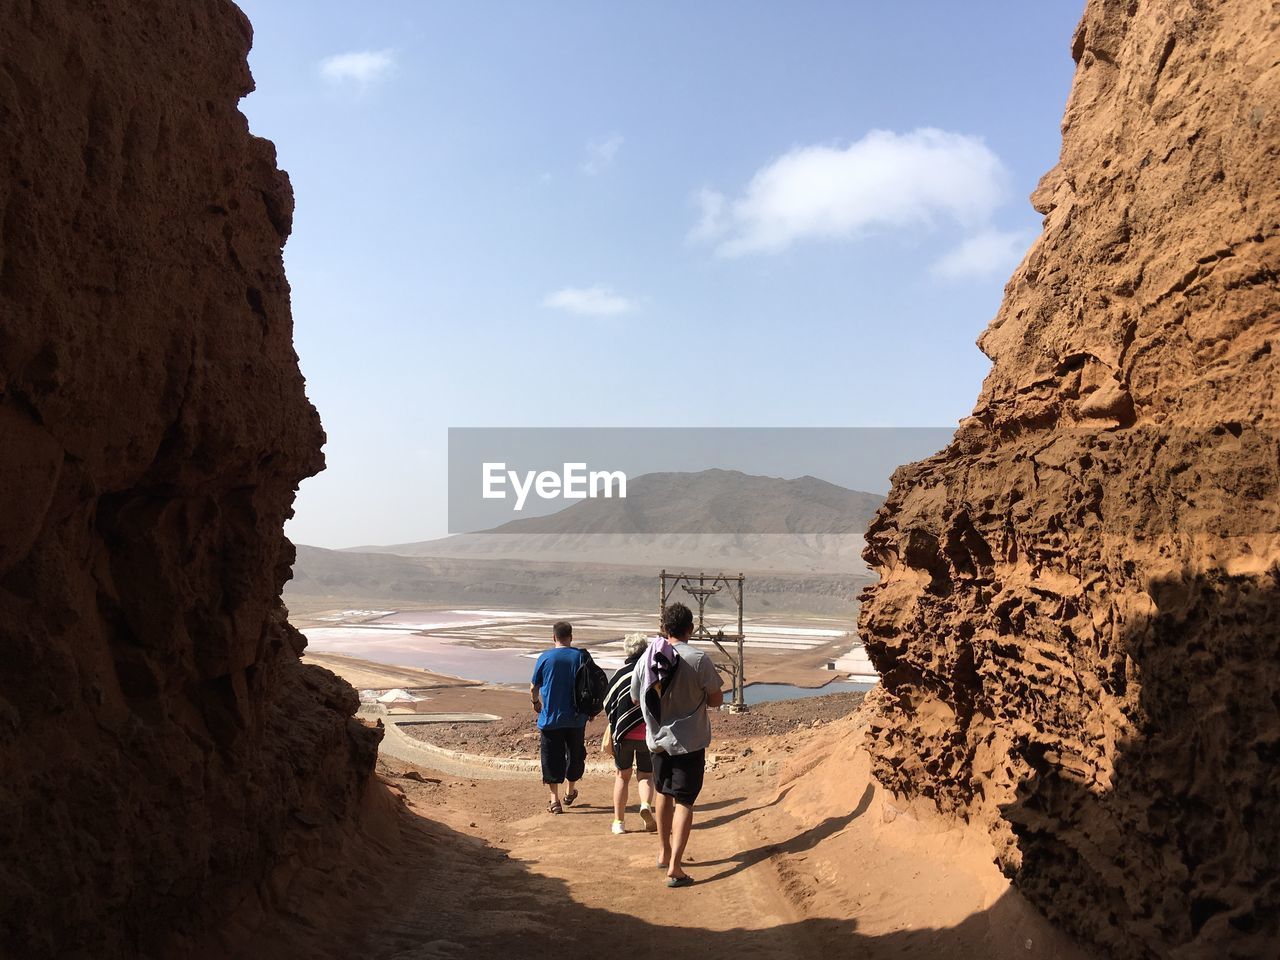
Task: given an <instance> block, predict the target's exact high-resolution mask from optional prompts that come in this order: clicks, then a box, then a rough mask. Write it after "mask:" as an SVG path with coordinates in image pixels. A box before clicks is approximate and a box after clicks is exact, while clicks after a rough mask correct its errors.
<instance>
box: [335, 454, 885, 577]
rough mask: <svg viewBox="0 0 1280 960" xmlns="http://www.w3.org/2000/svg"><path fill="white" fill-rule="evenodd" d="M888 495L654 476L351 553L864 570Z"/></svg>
mask: <svg viewBox="0 0 1280 960" xmlns="http://www.w3.org/2000/svg"><path fill="white" fill-rule="evenodd" d="M883 502H884V498H883V497H881V496H879V495H877V494H874V493H865V492H862V491H859V490H848V489H846V488H844V487H841V486H837V485H836V484H834V483H828V482H827V481H825V480H819V479H818V478H816V477H807V476H806V477H800V478H798V479H793V480H786V479H780V478H777V477H759V476H752V475H750V474H745V473H740V472H738V471H736V470H704V471H701V472H697V473H650V474H645V475H643V476H640V477H635V478H633V479H631V481H630V482H629V484H628V489H627V497H626V499H603V498H602V499H595V500H583V501H581V502H580V503H576V504H574V505H572V506H570V507H566V508H565V509H563V510H561V511H559V512H557V513H553V514H550V515H548V516H543V517H528V518H523V519H519V520H512V521H510V522H509V523H505V524H502V525H501V526H499V527H495V528H494V529H493V530H491V531H486V532H483V533H471V534H459V535H458V536H453V537H445V538H442V539H439V540H425V541H420V542H416V543H398V544H391V545H386V546H364V547H354V548H351V550H352V552H358V553H382V554H396V555H399V556H405V557H438V558H444V557H455V558H467V559H477V560H478V559H506V560H528V561H542V562H546V561H552V562H593V563H610V564H624V565H633V564H646V565H652V564H657V565H659V566H666V567H668V568H670V569H674V568H675V567H678V566H681V565H687V566H700V565H705V566H707V567H708V568H710V567H713V566H717V567H723V568H726V569H738V568H741V569H743V570H769V571H794V572H831V573H858V572H861V571H862V570H863V566H862V561H861V559H860V556H859V554H860V553H861V549H862V533H863V531H865V530H866V528H867V525H868V524H869V523H870V522H871V518H872V517H873V516H874V515H875V512H876V510H877V509H879V507H880V504H881V503H883Z"/></svg>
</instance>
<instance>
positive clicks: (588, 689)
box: [573, 650, 609, 717]
mask: <svg viewBox="0 0 1280 960" xmlns="http://www.w3.org/2000/svg"><path fill="white" fill-rule="evenodd" d="M608 695H609V678H608V676H606V675H605V672H604V671H603V670H601V669H600V668H599V667H598V666H596V662H595V661H594V660H592V659H591V654H589V653H588V652H587V651H586V650H583V651H582V657H581V658H580V659H579V660H578V672H577V673H576V674H574V677H573V706H574V709H576V710H577V711H578V712H579V713H585V714H586V715H587V716H588V717H595V716H596V715H597V714H599V713H600V711H601V710H603V709H604V698H605V697H607V696H608Z"/></svg>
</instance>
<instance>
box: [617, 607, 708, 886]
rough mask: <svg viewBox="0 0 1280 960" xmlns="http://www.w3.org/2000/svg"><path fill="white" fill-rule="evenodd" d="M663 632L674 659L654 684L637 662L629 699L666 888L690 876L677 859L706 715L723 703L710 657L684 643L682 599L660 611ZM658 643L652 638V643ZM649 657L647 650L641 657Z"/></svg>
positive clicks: (693, 795) (701, 764) (688, 823)
mask: <svg viewBox="0 0 1280 960" xmlns="http://www.w3.org/2000/svg"><path fill="white" fill-rule="evenodd" d="M662 632H663V633H664V634H665V635H666V636H667V638H668V639H669V640H670V641H671V644H672V649H673V650H674V652H675V654H677V655H678V657H679V660H678V663H677V664H676V667H675V669H674V670H673V671H671V672H670V673H669V675H667V676H666V677H665V679H663V680H661V681H660V682H658V683H656V684H655V683H654V679H655V676H656V672H655V670H652V669H642V667H643V666H644V664H643V661H642V663H641V664H637V667H636V671H635V673H634V674H633V676H632V680H631V699H632V700H633V701H634V702H636V703H638V704H640V705H641V710H642V712H643V714H644V718H645V739H646V740H647V741H648V744H649V749H650V751H651V752H652V754H653V783H654V786H655V787H656V788H657V790H658V795H657V797H656V803H655V808H656V812H657V815H658V839H659V841H661V843H662V853H661V856H660V857H659V858H658V865H659V866H661V867H666V868H667V886H669V887H687V886H689V885H690V884H692V883H693V878H692V877H690V876H689V875H688V874H687V873H685V872H684V867H683V866H682V865H681V861H682V860H683V859H684V849H685V846H686V845H687V844H688V842H689V831H690V830H691V829H692V827H693V804H694V801H695V800H697V799H698V794H699V792H700V791H701V790H702V780H703V776H704V774H705V772H706V766H707V747H708V746H710V745H711V717H710V715H709V714H708V712H707V711H708V708H710V709H714V708H716V707H719V706H720V705H721V704H722V703H724V692H723V690H722V689H721V687H722V682H721V680H720V674H719V673H717V672H716V668H715V664H713V663H712V662H711V658H710V657H708V656H707V655H706V654H705V653H703V652H702V651H701V650H699V649H697V648H696V647H693V646H691V645H690V644H689V638H690V637H691V636H692V635H693V613H692V612H691V611H690V610H689V608H688V607H686V606H685V605H684V604H683V603H673V604H671V606H669V607H667V609H666V610H665V611H663V615H662ZM658 643H660V641H657V640H655V641H654V642H653V645H656V644H658ZM653 645H651V648H652V646H653ZM651 655H652V649H651V652H650V654H646V656H651ZM654 687H656V689H653V690H652V691H651V689H649V688H654ZM655 706H656V710H655V709H654V707H655Z"/></svg>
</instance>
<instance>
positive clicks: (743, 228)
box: [689, 128, 1006, 257]
mask: <svg viewBox="0 0 1280 960" xmlns="http://www.w3.org/2000/svg"><path fill="white" fill-rule="evenodd" d="M1005 179H1006V171H1005V168H1004V165H1003V164H1002V163H1001V162H1000V158H999V157H997V156H996V155H995V154H994V153H993V152H992V151H991V149H990V148H989V147H987V145H986V144H985V143H983V142H982V140H981V139H980V138H978V137H972V136H966V135H964V134H959V133H949V132H947V131H945V130H935V129H932V128H922V129H919V130H913V131H911V132H910V133H901V134H899V133H894V132H893V131H891V130H872V131H871V132H870V133H868V134H867V135H866V136H864V137H863V138H862V139H861V140H857V141H855V142H853V143H851V144H849V145H848V146H847V147H840V146H828V145H822V144H818V145H813V146H806V147H796V148H794V149H792V150H790V151H788V152H787V153H784V154H783V155H782V156H780V157H778V158H777V159H776V160H774V161H773V162H772V163H769V164H768V165H766V166H764V167H762V168H761V169H760V170H758V171H757V172H756V174H755V176H753V177H752V178H751V182H750V183H748V184H747V187H746V189H745V190H744V191H743V193H742V196H740V197H738V198H737V199H734V200H729V199H727V198H726V197H724V196H723V195H721V194H719V193H717V192H716V191H714V190H703V191H702V192H701V193H699V194H698V196H697V201H698V204H699V206H700V208H701V214H702V215H701V219H700V221H699V223H698V224H697V226H696V227H694V229H693V230H692V231H690V235H689V236H690V239H691V240H695V241H699V242H703V243H714V244H715V245H716V252H717V253H718V254H720V255H721V256H728V257H736V256H743V255H745V254H752V253H777V252H780V251H782V250H785V249H787V248H788V247H789V246H791V245H792V244H793V243H796V242H798V241H801V240H813V239H825V240H832V239H847V238H850V237H857V236H859V235H863V234H866V233H867V232H869V231H871V230H874V229H877V228H880V229H883V228H902V227H909V226H930V225H932V224H934V223H935V222H936V221H938V220H940V219H945V220H952V221H955V222H957V223H960V224H962V225H964V226H979V225H981V224H983V223H985V222H986V221H987V219H988V218H989V217H990V216H991V213H992V211H994V210H995V208H996V207H997V206H999V205H1000V203H1001V202H1002V201H1003V199H1004V195H1005Z"/></svg>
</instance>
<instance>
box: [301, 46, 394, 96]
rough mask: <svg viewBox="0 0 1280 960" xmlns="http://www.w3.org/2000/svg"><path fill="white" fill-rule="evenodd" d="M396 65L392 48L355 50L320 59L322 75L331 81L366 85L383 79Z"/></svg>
mask: <svg viewBox="0 0 1280 960" xmlns="http://www.w3.org/2000/svg"><path fill="white" fill-rule="evenodd" d="M395 65H396V59H395V55H394V52H393V51H391V50H353V51H352V52H350V53H339V54H336V55H334V56H332V57H325V59H324V60H322V61H320V75H321V76H323V77H324V78H325V79H326V80H328V81H329V82H330V83H353V84H356V85H357V86H361V87H366V86H368V85H369V84H371V83H373V82H374V81H375V80H378V79H381V78H382V77H383V76H385V75H386V74H387V73H389V72H390V71H391V69H392V68H393V67H394V66H395Z"/></svg>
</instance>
